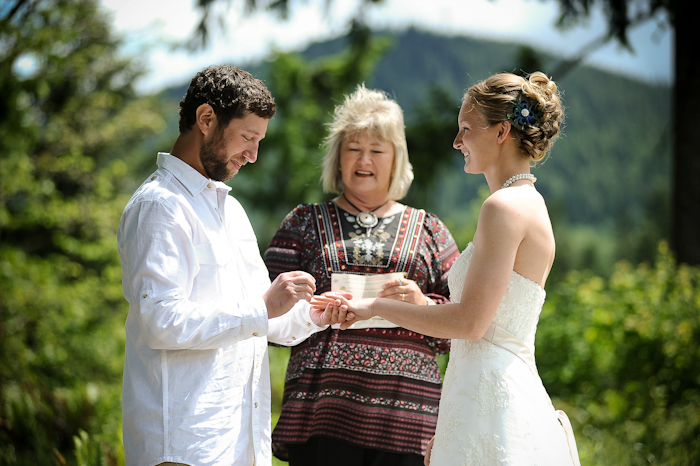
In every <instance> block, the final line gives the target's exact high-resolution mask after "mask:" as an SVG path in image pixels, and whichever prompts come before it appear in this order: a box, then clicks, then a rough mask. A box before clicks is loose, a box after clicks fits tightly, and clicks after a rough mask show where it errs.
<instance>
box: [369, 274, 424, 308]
mask: <svg viewBox="0 0 700 466" xmlns="http://www.w3.org/2000/svg"><path fill="white" fill-rule="evenodd" d="M377 296H379V297H380V298H388V299H394V300H396V301H405V302H407V303H411V304H428V301H427V298H426V296H425V295H424V294H423V292H422V291H421V289H420V288H419V287H418V284H417V283H416V282H414V281H413V280H409V279H408V278H399V279H393V280H389V281H387V282H386V283H385V284H384V285H383V286H382V291H380V292H379V293H378V294H377Z"/></svg>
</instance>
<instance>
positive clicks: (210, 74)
mask: <svg viewBox="0 0 700 466" xmlns="http://www.w3.org/2000/svg"><path fill="white" fill-rule="evenodd" d="M202 104H209V105H211V106H212V108H213V109H214V113H215V114H216V118H217V120H218V122H219V123H220V124H221V125H222V128H223V127H226V125H228V123H229V122H230V121H231V120H233V119H234V118H243V117H245V116H246V115H247V114H250V113H253V114H255V115H257V116H259V117H261V118H266V119H270V118H272V117H273V115H274V114H275V112H276V111H277V107H276V105H275V99H273V98H272V94H270V91H269V90H268V89H267V87H265V84H263V82H262V81H260V80H259V79H256V78H254V77H253V75H251V74H250V73H248V72H247V71H244V70H241V69H239V68H236V67H235V66H230V65H217V66H209V67H207V68H205V69H203V70H202V71H200V72H199V73H197V75H196V76H195V77H194V78H192V82H190V87H189V88H188V89H187V94H186V95H185V97H184V98H183V99H182V101H181V102H180V109H179V113H180V134H185V133H186V132H188V131H189V130H190V129H191V128H192V126H193V125H194V124H195V120H196V113H197V108H198V107H199V106H200V105H202Z"/></svg>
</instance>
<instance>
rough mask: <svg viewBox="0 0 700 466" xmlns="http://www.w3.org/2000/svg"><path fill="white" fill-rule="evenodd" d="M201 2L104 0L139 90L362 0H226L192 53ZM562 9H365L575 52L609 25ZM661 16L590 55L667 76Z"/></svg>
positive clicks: (511, 5)
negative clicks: (288, 6)
mask: <svg viewBox="0 0 700 466" xmlns="http://www.w3.org/2000/svg"><path fill="white" fill-rule="evenodd" d="M194 2H195V0H102V4H103V6H104V7H105V9H106V10H107V11H108V12H109V13H110V14H111V16H112V19H113V24H114V26H115V29H116V31H117V33H119V34H122V35H123V36H124V37H125V38H126V39H127V41H126V45H125V52H127V53H137V54H138V55H139V56H141V57H142V58H143V60H144V61H145V63H146V66H147V69H148V70H149V71H148V72H147V74H146V75H145V76H144V77H143V78H142V79H141V80H140V81H139V82H138V83H137V88H138V89H139V90H140V91H141V92H144V93H145V92H155V91H159V90H161V89H163V88H165V87H167V86H171V85H181V84H183V83H186V82H188V81H189V80H190V79H191V77H192V76H193V75H194V74H195V73H196V72H197V71H199V70H200V69H202V68H204V67H206V66H208V65H212V64H217V63H230V64H235V65H237V66H241V67H245V65H246V64H249V63H251V62H257V61H260V60H262V59H264V58H265V57H267V56H269V55H270V53H271V52H272V51H274V50H280V51H295V50H303V49H304V48H305V47H306V46H308V45H309V44H310V43H313V42H318V41H323V40H326V39H331V38H335V37H338V36H340V35H343V34H345V33H346V32H347V28H348V24H349V19H350V18H352V17H353V16H354V15H355V13H356V10H357V7H358V5H359V2H360V0H335V1H333V2H332V3H331V6H330V8H328V9H327V10H324V5H325V4H326V3H327V2H326V1H325V0H303V1H300V0H292V2H291V3H293V4H294V5H295V6H294V9H293V10H292V12H291V14H290V18H289V19H288V20H287V21H282V20H279V19H278V18H276V17H275V16H274V15H271V14H267V13H255V14H252V15H245V14H244V13H243V6H242V5H243V0H230V1H229V0H219V2H218V4H217V6H216V8H217V10H216V12H217V13H220V14H222V15H223V17H224V18H225V24H226V30H225V31H224V30H222V29H216V28H215V29H214V34H213V37H212V41H211V43H210V44H209V46H208V47H206V48H205V49H203V50H198V51H196V52H194V53H192V52H188V51H186V50H184V49H183V48H177V47H173V44H176V43H180V42H182V41H185V40H187V39H188V38H189V37H191V36H192V32H193V30H194V28H195V26H196V24H197V22H198V20H199V13H198V12H197V11H195V10H194V8H193V5H194ZM227 4H230V6H228V7H227ZM426 4H428V5H429V7H426ZM556 16H557V3H556V1H554V0H546V1H542V0H430V1H429V2H426V0H384V2H383V3H382V4H380V5H378V6H371V7H369V8H368V9H367V10H366V15H365V17H366V20H367V22H368V23H369V24H370V25H371V26H372V27H373V28H376V29H395V30H400V29H403V28H406V27H409V26H415V27H418V28H421V29H424V30H427V31H431V32H435V33H444V34H448V35H464V36H470V37H476V38H483V39H490V40H497V41H508V42H516V43H521V44H523V45H530V46H533V47H535V48H537V49H540V50H543V51H546V52H550V53H554V54H557V55H559V56H562V57H572V56H575V55H576V54H577V52H578V51H579V50H581V49H582V48H583V47H584V46H585V45H587V44H588V43H590V42H592V41H593V40H595V39H597V38H598V37H600V36H602V35H603V34H604V32H605V19H604V16H603V14H602V13H601V12H600V11H595V12H594V13H593V15H592V17H591V19H590V20H588V21H586V22H585V23H582V24H581V25H580V26H577V27H575V28H573V29H571V30H567V31H564V32H562V31H561V30H558V29H557V28H556V27H555V26H554V23H555V20H556ZM663 19H664V17H663V16H660V17H658V18H655V20H653V21H651V22H648V23H646V24H643V25H640V26H639V27H637V28H636V29H633V30H632V31H631V34H630V38H631V43H632V47H633V49H634V52H630V51H628V50H626V49H622V48H621V47H620V46H619V45H617V44H614V43H611V44H609V45H607V46H605V47H603V48H601V49H599V50H598V51H597V52H596V53H594V54H592V55H590V56H589V57H588V58H587V59H586V61H585V63H587V64H590V65H593V66H597V67H599V68H603V69H607V70H611V71H614V72H618V73H622V74H626V75H630V76H633V77H637V78H639V79H644V80H647V81H652V82H662V83H670V82H671V81H672V79H673V53H672V51H673V34H672V32H671V31H669V30H667V29H666V28H664V27H660V26H659V23H661V22H663Z"/></svg>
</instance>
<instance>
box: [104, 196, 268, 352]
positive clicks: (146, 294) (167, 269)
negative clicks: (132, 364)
mask: <svg viewBox="0 0 700 466" xmlns="http://www.w3.org/2000/svg"><path fill="white" fill-rule="evenodd" d="M191 215H194V214H193V212H188V211H186V210H185V209H183V208H181V207H180V205H179V204H178V203H176V202H173V203H169V202H167V199H166V200H165V201H164V200H162V199H155V200H143V201H140V202H136V203H134V204H133V205H131V206H129V207H127V209H126V210H125V212H124V214H123V218H122V222H121V225H120V229H119V232H118V241H119V252H120V255H121V257H122V279H123V282H124V294H125V297H126V299H127V301H129V303H130V305H131V307H132V311H136V312H133V313H130V318H137V319H138V323H139V326H140V329H141V338H143V339H144V340H145V342H146V344H147V345H148V346H149V347H150V348H153V349H213V348H219V347H221V346H223V345H226V344H230V343H234V342H236V341H240V340H243V339H246V338H250V337H255V336H263V335H266V334H267V331H268V318H267V311H266V308H265V303H264V301H263V300H262V298H261V296H260V295H257V296H254V297H250V298H245V299H236V300H231V299H228V298H227V299H222V297H223V296H226V294H225V293H223V291H225V289H226V287H227V286H230V285H231V284H230V283H225V282H224V278H225V277H226V274H221V273H218V272H217V273H213V274H212V275H211V277H212V279H211V280H206V278H208V275H206V274H202V269H203V268H204V267H214V268H217V267H218V268H219V269H221V268H227V267H228V268H229V269H228V271H229V272H231V270H234V269H233V268H235V264H233V263H231V262H232V261H233V258H230V257H228V258H227V257H226V254H227V251H226V250H224V251H223V252H219V250H217V249H214V248H213V247H211V246H208V245H206V241H205V239H203V238H196V237H195V232H194V231H193V230H192V227H191V225H192V224H193V221H192V219H190V218H188V216H191ZM201 244H204V245H205V246H204V247H202V246H200V245H201ZM215 252H216V254H221V255H222V257H217V256H216V254H215ZM227 259H228V260H227ZM212 262H213V263H212ZM229 274H230V273H229ZM205 281H206V282H205Z"/></svg>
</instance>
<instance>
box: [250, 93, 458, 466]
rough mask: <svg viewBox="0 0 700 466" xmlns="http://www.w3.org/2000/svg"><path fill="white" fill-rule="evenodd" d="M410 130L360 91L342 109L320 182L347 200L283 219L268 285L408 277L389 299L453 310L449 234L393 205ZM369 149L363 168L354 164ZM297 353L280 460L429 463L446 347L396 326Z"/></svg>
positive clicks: (404, 171) (380, 98) (320, 342)
mask: <svg viewBox="0 0 700 466" xmlns="http://www.w3.org/2000/svg"><path fill="white" fill-rule="evenodd" d="M403 128H404V126H403V114H402V112H401V109H400V107H399V106H398V105H397V104H396V103H395V102H394V101H392V100H390V99H388V98H387V97H386V95H385V94H384V93H382V92H379V91H373V90H368V89H366V88H365V87H364V86H359V87H358V89H357V91H356V92H354V93H353V94H351V95H349V96H347V97H346V99H345V102H344V103H343V104H342V105H340V106H339V107H338V108H336V112H335V119H334V122H333V124H332V125H331V134H330V136H329V137H328V139H327V145H328V147H329V150H328V154H327V155H326V159H325V161H324V174H323V182H324V188H325V189H326V191H331V192H336V193H338V192H340V193H341V194H340V196H338V198H336V199H335V200H333V201H328V202H325V203H321V204H303V205H299V206H297V207H296V208H295V209H294V210H292V211H291V212H290V213H289V214H288V215H287V216H286V218H285V219H284V221H283V222H282V224H281V226H280V227H279V229H278V230H277V233H276V234H275V236H274V237H273V239H272V241H271V242H270V245H269V247H268V249H267V251H266V252H265V254H264V259H265V264H266V265H267V268H268V270H269V271H270V278H271V279H274V278H275V277H276V276H277V275H279V274H280V273H282V272H286V271H292V270H304V271H306V272H308V273H310V274H312V275H313V276H314V277H315V279H316V293H317V294H319V293H323V292H326V291H329V290H330V289H331V274H332V273H338V272H340V273H353V274H362V275H367V274H383V273H391V272H405V277H406V279H403V280H400V283H399V284H400V285H401V286H400V287H399V286H398V285H397V288H396V289H397V290H399V291H401V293H399V294H397V295H395V296H394V299H407V298H406V293H409V292H413V295H411V296H412V297H413V298H414V299H419V300H422V302H421V303H425V302H426V301H428V302H429V303H431V302H435V303H443V302H448V301H449V299H448V298H449V297H448V287H447V276H448V272H449V269H450V266H451V265H452V263H453V262H454V261H455V259H456V258H457V256H458V255H459V251H458V248H457V246H456V245H455V242H454V239H453V238H452V235H451V234H450V232H449V231H448V230H447V228H446V227H445V225H444V224H443V223H442V222H441V221H440V219H438V217H437V216H435V215H433V214H431V213H428V212H425V211H423V210H420V209H416V208H413V207H409V206H405V205H401V204H399V203H398V202H396V200H398V199H401V198H402V197H403V196H404V195H405V194H406V192H407V191H408V187H409V186H410V184H411V181H412V179H413V173H412V168H411V165H410V163H409V162H408V153H407V149H406V139H405V134H404V129H403ZM382 143H384V147H386V146H387V144H386V143H388V151H389V153H390V155H389V157H390V158H389V159H388V161H386V160H385V161H384V162H382V160H381V157H383V155H381V151H382V150H383V149H382ZM368 148H369V149H368ZM370 149H371V151H370ZM365 150H366V151H368V152H372V154H369V155H365V156H364V157H366V159H365V161H364V162H361V164H365V165H362V166H360V165H350V164H351V163H355V162H354V160H356V159H357V157H360V156H361V154H360V153H361V152H362V151H365ZM346 153H347V154H348V155H346ZM355 154H358V155H357V156H356V155H355ZM392 154H393V155H392ZM353 157H355V158H353ZM369 157H375V158H374V159H372V161H369ZM358 163H360V162H358ZM358 167H359V168H358ZM383 167H387V168H386V173H383V172H382V170H384V168H383ZM352 177H354V178H355V179H353V178H352ZM383 179H386V183H385V184H386V187H384V188H383V192H382V193H381V196H379V197H375V199H377V201H376V202H375V204H376V205H378V206H379V207H377V208H375V209H372V210H373V211H371V212H370V211H364V208H363V207H367V203H365V204H364V206H363V205H360V204H359V201H358V199H371V196H369V193H370V191H372V189H375V191H376V186H383V185H382V180H383ZM372 183H375V184H376V183H378V185H376V186H375V184H372ZM365 194H367V195H365ZM375 194H376V193H375ZM368 196H369V197H368ZM382 197H383V198H382ZM353 200H355V202H351V201H353ZM372 207H373V205H372ZM368 209H369V207H368ZM358 214H360V215H358ZM370 225H371V226H370ZM421 293H422V295H421ZM399 296H400V298H399ZM416 296H417V297H416ZM390 325H391V324H390ZM291 351H292V352H291V358H290V361H289V365H288V367H287V375H286V379H285V380H286V381H285V389H284V398H283V407H282V414H281V417H280V419H279V422H278V423H277V425H276V427H275V430H274V432H273V436H272V441H273V450H274V452H275V455H276V456H277V457H279V458H280V459H283V460H288V461H290V466H295V465H296V464H304V465H309V466H313V465H314V464H355V465H362V464H370V461H377V460H380V461H381V462H380V463H378V464H383V465H392V464H403V465H406V464H416V465H422V464H423V463H422V462H423V458H422V455H423V454H424V453H425V447H426V445H427V443H428V441H429V440H430V438H431V437H432V436H433V434H434V432H435V424H436V419H437V410H438V404H439V399H440V386H441V381H440V371H439V369H438V364H437V362H436V359H435V356H436V355H437V354H440V353H446V352H447V351H449V341H448V340H439V339H434V338H430V337H426V336H424V335H422V334H419V333H415V332H412V331H409V330H406V329H403V328H397V327H388V328H386V327H378V328H375V327H369V328H351V329H348V330H345V331H341V330H336V329H332V328H329V329H327V330H326V331H324V332H320V333H317V334H315V335H313V336H312V337H311V338H309V339H308V340H306V341H305V342H303V343H301V344H299V345H298V346H294V347H292V350H291ZM328 453H332V454H333V459H332V461H331V460H330V459H329V457H328V456H327V454H328ZM316 458H318V460H317V459H316ZM353 458H355V459H353ZM360 458H364V459H360ZM317 461H318V462H317ZM343 461H345V462H343Z"/></svg>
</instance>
